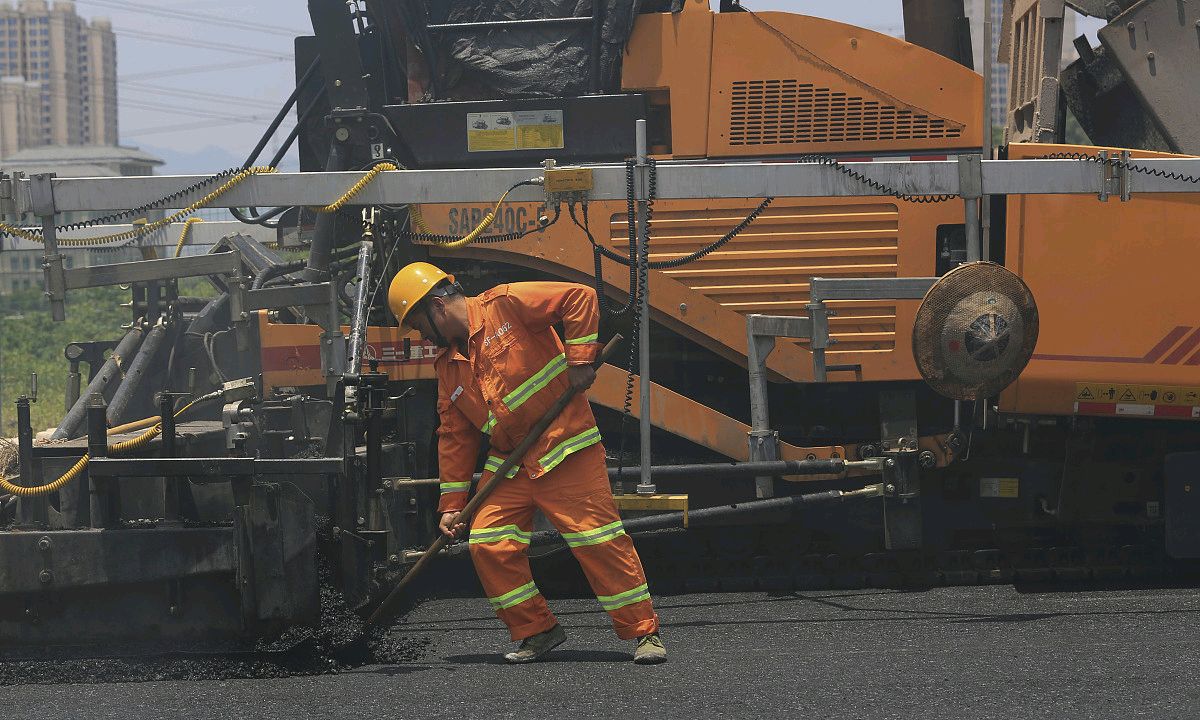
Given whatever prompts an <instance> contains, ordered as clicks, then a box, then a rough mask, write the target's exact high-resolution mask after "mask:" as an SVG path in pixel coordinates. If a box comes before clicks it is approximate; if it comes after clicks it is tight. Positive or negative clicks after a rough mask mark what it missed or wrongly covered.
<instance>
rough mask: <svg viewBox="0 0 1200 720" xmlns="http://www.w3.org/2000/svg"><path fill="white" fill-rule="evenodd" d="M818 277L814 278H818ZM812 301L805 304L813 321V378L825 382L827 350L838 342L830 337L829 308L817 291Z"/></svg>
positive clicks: (810, 347) (811, 346)
mask: <svg viewBox="0 0 1200 720" xmlns="http://www.w3.org/2000/svg"><path fill="white" fill-rule="evenodd" d="M816 279H817V278H813V280H816ZM810 299H811V300H812V302H810V303H808V304H807V305H805V306H804V309H805V310H807V311H808V319H809V320H810V321H811V322H812V329H811V331H810V332H811V334H812V338H811V339H810V340H809V345H808V346H809V349H811V350H812V359H813V380H814V381H815V382H820V383H823V382H825V381H826V380H827V379H828V373H827V370H828V366H827V364H826V362H825V350H826V349H828V348H829V346H830V344H832V343H835V342H837V339H836V338H830V337H829V315H830V312H829V308H827V307H825V301H824V300H822V299H820V298H819V297H816V293H811V294H810Z"/></svg>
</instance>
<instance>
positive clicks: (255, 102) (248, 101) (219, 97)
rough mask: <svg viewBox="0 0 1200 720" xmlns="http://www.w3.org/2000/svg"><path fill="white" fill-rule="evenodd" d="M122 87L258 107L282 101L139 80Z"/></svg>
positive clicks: (149, 92) (143, 91) (150, 92)
mask: <svg viewBox="0 0 1200 720" xmlns="http://www.w3.org/2000/svg"><path fill="white" fill-rule="evenodd" d="M120 85H121V88H122V89H123V90H124V91H126V92H136V93H148V94H152V95H166V96H168V97H178V98H184V99H190V100H200V101H212V102H221V103H232V104H234V105H246V106H250V107H257V108H262V109H266V108H278V107H279V105H280V104H281V103H282V100H281V101H278V102H274V101H271V100H262V99H259V98H249V97H239V96H237V95H224V94H220V93H209V92H202V91H200V90H182V89H180V88H172V87H163V86H161V85H152V84H149V83H139V82H123V83H120Z"/></svg>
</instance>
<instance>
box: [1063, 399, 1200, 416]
mask: <svg viewBox="0 0 1200 720" xmlns="http://www.w3.org/2000/svg"><path fill="white" fill-rule="evenodd" d="M1075 414H1076V415H1117V416H1121V417H1159V418H1200V406H1196V407H1193V406H1191V405H1144V404H1142V403H1095V402H1077V403H1075Z"/></svg>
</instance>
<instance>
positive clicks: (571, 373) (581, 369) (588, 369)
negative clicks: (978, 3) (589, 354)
mask: <svg viewBox="0 0 1200 720" xmlns="http://www.w3.org/2000/svg"><path fill="white" fill-rule="evenodd" d="M567 379H568V380H570V381H571V387H573V388H575V389H576V390H587V389H588V388H590V387H591V386H592V383H594V382H596V368H594V367H592V366H591V365H573V366H571V367H569V368H567Z"/></svg>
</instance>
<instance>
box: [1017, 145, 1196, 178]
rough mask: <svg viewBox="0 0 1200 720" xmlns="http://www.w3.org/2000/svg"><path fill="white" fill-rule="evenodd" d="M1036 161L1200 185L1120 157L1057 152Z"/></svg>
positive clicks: (1191, 176) (1041, 156)
mask: <svg viewBox="0 0 1200 720" xmlns="http://www.w3.org/2000/svg"><path fill="white" fill-rule="evenodd" d="M1036 159H1038V160H1079V161H1081V162H1091V163H1096V164H1097V165H1108V166H1110V167H1117V168H1121V169H1122V170H1128V171H1129V172H1135V173H1140V174H1142V175H1149V176H1151V177H1158V178H1164V179H1166V180H1175V181H1177V182H1185V183H1190V184H1192V185H1196V184H1200V177H1196V176H1195V175H1184V174H1183V173H1176V172H1167V171H1166V170H1159V169H1158V168H1148V167H1142V166H1141V165H1134V164H1133V163H1129V162H1125V161H1124V160H1122V159H1121V158H1120V157H1108V158H1103V157H1100V155H1099V154H1096V155H1088V154H1087V153H1081V152H1057V153H1050V154H1049V155H1039V156H1038V157H1037V158H1036Z"/></svg>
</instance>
